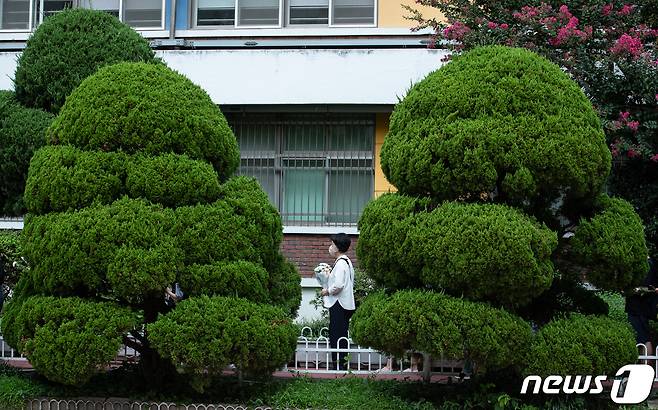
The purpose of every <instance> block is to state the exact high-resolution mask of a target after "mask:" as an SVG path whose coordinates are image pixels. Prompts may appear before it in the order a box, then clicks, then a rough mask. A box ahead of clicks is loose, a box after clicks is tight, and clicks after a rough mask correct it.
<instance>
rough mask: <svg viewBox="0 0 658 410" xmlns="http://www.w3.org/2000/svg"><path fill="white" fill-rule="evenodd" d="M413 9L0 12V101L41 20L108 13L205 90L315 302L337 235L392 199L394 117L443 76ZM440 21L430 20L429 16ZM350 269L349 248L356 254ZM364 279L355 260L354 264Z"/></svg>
mask: <svg viewBox="0 0 658 410" xmlns="http://www.w3.org/2000/svg"><path fill="white" fill-rule="evenodd" d="M401 4H408V5H412V6H413V5H414V4H415V2H414V1H413V0H66V1H59V0H0V89H12V88H13V85H12V82H11V78H12V77H13V73H14V70H15V67H16V58H17V56H18V54H19V53H20V52H21V50H22V49H23V48H24V47H25V41H26V40H27V38H28V37H29V35H30V33H31V32H32V31H33V30H34V29H35V28H36V27H37V26H38V24H39V23H40V22H42V21H43V20H44V19H46V18H48V16H50V15H52V14H54V13H57V12H58V11H61V10H63V9H65V8H70V7H87V8H94V9H101V10H105V11H107V12H108V13H111V14H113V15H115V16H117V17H118V18H119V19H121V20H122V21H124V22H126V23H127V24H128V25H130V26H132V27H134V28H135V29H136V30H137V31H138V32H140V33H141V34H142V35H143V36H144V37H146V38H147V39H149V40H150V41H151V44H152V47H153V48H154V49H155V50H156V53H157V55H158V56H159V57H161V58H162V59H163V60H164V61H165V62H166V63H167V64H168V66H169V67H171V68H173V69H175V70H177V71H179V72H180V73H182V74H184V75H186V76H187V77H189V78H190V79H191V80H192V81H193V82H195V83H196V84H198V85H200V86H201V87H203V88H204V89H205V90H206V91H207V92H208V93H209V95H210V97H211V98H212V99H213V101H214V102H215V103H217V104H218V105H219V106H220V108H221V109H222V111H223V113H224V114H225V115H226V117H227V119H228V120H229V123H230V124H231V127H232V128H233V130H234V132H235V135H236V137H237V139H238V143H239V146H240V152H241V163H240V168H239V170H238V173H239V174H243V175H250V176H254V177H256V178H257V179H258V180H259V181H260V183H261V185H262V186H263V189H264V190H265V191H266V192H267V193H268V195H269V197H270V200H271V201H272V203H273V204H274V205H275V206H276V207H277V209H278V210H279V211H280V213H281V217H282V219H283V224H284V241H283V244H282V248H283V252H284V254H285V255H286V256H287V257H288V258H289V259H290V260H291V261H293V262H294V263H296V264H297V266H298V268H299V271H300V274H301V282H302V287H303V301H302V306H301V308H300V318H306V319H311V318H314V317H317V316H319V314H320V312H319V311H316V310H315V309H314V308H313V307H312V306H310V305H309V304H308V302H309V300H310V299H312V298H313V297H314V295H315V289H316V288H317V284H316V282H315V280H314V279H313V278H312V271H313V268H314V267H315V266H316V265H317V264H318V263H320V262H332V261H331V260H330V257H329V254H328V251H327V249H328V247H329V239H328V237H329V235H330V234H332V233H337V232H345V233H348V234H350V235H352V238H353V239H354V242H353V243H354V244H355V243H356V241H357V240H358V229H357V225H356V224H357V221H358V219H359V216H360V214H361V212H362V210H363V208H364V206H365V204H366V203H367V202H368V201H369V200H370V199H372V198H374V197H376V196H377V195H380V194H382V193H384V192H387V191H390V190H394V187H392V186H391V185H390V184H389V183H388V182H387V181H386V178H385V177H384V175H383V173H382V171H381V167H380V164H379V152H380V149H381V146H382V143H383V141H384V137H385V135H386V133H387V131H388V121H389V117H390V113H391V111H392V110H393V107H394V105H395V104H396V103H397V102H398V100H399V98H402V97H403V96H404V95H405V93H406V90H407V89H408V88H409V87H410V86H411V84H412V83H413V82H416V81H418V80H420V79H422V78H423V77H424V76H425V75H426V74H428V73H429V72H431V71H434V70H436V69H437V68H439V67H440V65H441V64H442V62H441V60H442V58H443V57H444V56H445V55H446V51H445V50H436V49H429V48H428V47H427V44H428V41H429V39H430V32H429V31H417V32H414V31H412V30H411V27H412V25H413V23H412V22H410V21H409V20H406V19H405V18H404V16H405V15H406V14H407V12H406V11H405V10H404V9H403V7H402V5H401ZM426 11H427V13H432V10H426ZM350 256H351V257H353V258H354V246H353V248H352V250H351V252H350ZM355 262H356V263H355V264H356V265H357V267H358V261H356V260H355Z"/></svg>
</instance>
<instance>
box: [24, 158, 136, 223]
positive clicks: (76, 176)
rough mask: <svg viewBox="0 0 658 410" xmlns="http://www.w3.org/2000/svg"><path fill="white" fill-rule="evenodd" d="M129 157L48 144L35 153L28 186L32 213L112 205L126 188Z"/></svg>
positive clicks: (27, 193) (29, 206)
mask: <svg viewBox="0 0 658 410" xmlns="http://www.w3.org/2000/svg"><path fill="white" fill-rule="evenodd" d="M126 162H127V156H126V155H125V154H123V153H120V152H100V151H89V152H84V151H81V150H79V149H77V148H74V147H72V146H69V145H66V146H46V147H43V148H41V149H40V150H39V151H37V152H36V154H34V157H33V158H32V162H31V163H30V173H29V176H28V179H27V184H26V186H25V204H26V205H27V209H28V211H29V212H31V213H35V214H44V213H46V212H53V211H55V212H59V211H66V210H76V209H80V208H84V207H87V206H90V205H91V204H93V203H95V202H96V203H100V204H108V203H110V202H112V201H114V200H115V199H117V198H119V197H120V196H121V195H122V194H123V193H124V191H125V188H124V181H125V179H126V169H125V167H126Z"/></svg>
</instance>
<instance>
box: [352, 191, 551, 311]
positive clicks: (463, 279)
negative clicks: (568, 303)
mask: <svg viewBox="0 0 658 410" xmlns="http://www.w3.org/2000/svg"><path fill="white" fill-rule="evenodd" d="M421 202H422V201H416V200H414V199H412V198H409V197H405V196H401V195H399V194H388V195H383V196H381V197H380V198H378V199H376V200H374V201H372V202H370V203H369V204H368V206H367V208H366V209H365V211H364V213H363V217H362V219H361V221H360V229H361V235H360V237H359V242H358V245H357V247H358V251H359V252H360V255H363V257H361V258H360V259H359V260H360V262H361V264H362V266H363V267H364V269H365V270H367V271H368V272H371V275H372V276H373V278H375V279H376V280H378V281H379V282H380V283H382V284H383V285H384V286H387V287H391V288H395V287H396V286H399V285H400V284H402V283H412V284H413V283H421V284H423V285H426V286H430V287H432V288H434V289H444V290H445V291H446V292H448V293H451V294H454V295H455V296H460V295H462V294H463V295H464V296H466V297H468V298H471V299H474V300H488V301H492V302H495V303H500V304H502V305H505V306H509V307H516V306H519V305H523V304H526V303H528V302H529V301H530V300H531V299H532V298H533V297H536V296H538V295H539V294H540V293H541V292H542V291H544V290H545V289H547V288H548V287H549V286H550V284H551V280H552V278H553V265H552V263H551V261H550V256H551V253H552V252H553V250H554V249H555V247H556V246H557V238H556V237H555V233H554V232H552V231H550V230H548V229H547V228H546V227H543V226H541V225H539V224H537V223H536V222H534V221H532V220H531V219H529V218H528V217H527V216H525V215H523V214H522V213H520V212H518V211H517V210H515V209H513V208H510V207H507V206H503V205H491V204H485V205H478V204H460V203H455V202H446V203H444V204H442V205H440V206H438V207H436V208H434V209H431V210H430V209H427V208H426V209H423V208H421V207H419V205H420V204H421ZM413 212H415V213H413ZM392 213H396V214H395V215H396V216H398V219H393V218H391V217H390V215H392ZM407 244H409V246H407ZM411 244H413V245H411ZM377 249H380V250H381V252H377V251H374V250H377ZM384 250H387V252H384ZM373 251H374V252H373Z"/></svg>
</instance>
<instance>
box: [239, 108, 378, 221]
mask: <svg viewBox="0 0 658 410" xmlns="http://www.w3.org/2000/svg"><path fill="white" fill-rule="evenodd" d="M227 118H228V121H229V123H230V124H231V127H232V128H233V131H234V133H235V135H236V138H237V140H238V144H239V146H240V156H241V161H240V168H239V169H238V174H240V175H248V176H252V177H255V178H256V179H258V181H259V182H260V184H261V186H262V187H263V189H264V190H265V191H266V192H267V193H268V195H269V197H270V200H271V201H272V203H273V204H274V205H275V206H276V207H277V209H278V210H279V212H280V213H281V217H282V219H283V223H284V225H287V226H354V225H355V224H356V223H357V222H358V220H359V217H360V216H361V213H362V212H363V208H364V207H365V205H366V203H367V202H368V201H369V200H370V199H371V197H372V194H373V185H374V140H375V119H374V115H356V114H237V115H229V116H227Z"/></svg>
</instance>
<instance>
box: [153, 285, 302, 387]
mask: <svg viewBox="0 0 658 410" xmlns="http://www.w3.org/2000/svg"><path fill="white" fill-rule="evenodd" d="M147 330H148V332H149V337H150V340H151V343H152V345H153V347H154V348H155V349H156V350H157V351H158V352H159V353H160V354H161V355H162V356H163V357H166V358H170V359H171V361H172V363H174V364H175V365H176V366H177V367H178V369H179V371H183V372H185V373H190V374H192V375H193V376H196V377H195V378H196V380H195V383H194V384H195V387H196V388H198V389H203V387H204V386H205V385H206V383H207V382H209V376H212V375H214V374H218V373H221V372H222V371H223V370H224V368H225V367H226V366H227V365H229V364H231V363H232V364H234V365H235V366H236V367H237V368H238V369H240V370H242V371H244V372H247V373H254V374H261V375H262V374H264V373H265V372H272V371H274V370H276V369H277V368H278V367H279V366H281V364H282V363H286V362H287V361H288V360H289V359H290V358H291V357H292V355H293V352H294V351H295V347H296V342H297V336H298V335H297V327H296V326H295V325H294V324H293V323H292V321H291V320H290V318H288V317H287V316H286V314H285V313H284V312H283V311H282V310H280V309H278V308H275V307H272V306H268V305H258V304H255V303H252V302H249V301H246V300H243V299H239V298H226V297H212V298H210V297H207V296H199V297H193V298H190V299H187V300H184V301H183V302H181V303H179V305H178V306H177V307H176V309H174V310H173V311H172V312H170V313H168V314H166V315H164V316H162V317H160V318H159V319H158V321H157V322H155V323H153V324H150V325H148V328H147Z"/></svg>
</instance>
